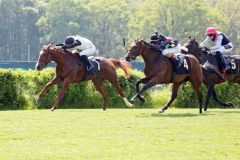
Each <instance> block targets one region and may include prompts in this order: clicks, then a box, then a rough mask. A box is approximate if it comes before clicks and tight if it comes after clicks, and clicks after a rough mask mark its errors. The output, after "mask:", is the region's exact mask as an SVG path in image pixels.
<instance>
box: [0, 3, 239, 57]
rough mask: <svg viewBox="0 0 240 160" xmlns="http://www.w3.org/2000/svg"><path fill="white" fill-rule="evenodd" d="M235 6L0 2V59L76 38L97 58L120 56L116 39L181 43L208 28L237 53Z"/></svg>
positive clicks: (218, 4)
mask: <svg viewBox="0 0 240 160" xmlns="http://www.w3.org/2000/svg"><path fill="white" fill-rule="evenodd" d="M239 7H240V2H239V1H236V0H222V1H219V0H210V1H207V0H195V1H192V0H155V1H153V0H135V1H134V0H111V1H110V0H94V1H89V0H61V1H58V0H1V1H0V37H3V38H1V39H0V60H27V58H28V57H27V55H28V54H27V53H28V52H29V51H30V54H31V57H30V58H33V57H34V56H35V54H36V53H38V52H39V49H40V47H41V46H42V45H43V44H46V43H50V42H52V43H62V42H63V41H64V38H65V37H66V36H68V35H73V34H80V35H82V36H83V37H87V38H89V39H91V40H92V41H93V43H94V44H95V45H96V47H97V49H98V50H99V53H100V55H105V56H111V57H123V55H124V50H123V46H122V38H126V40H127V42H128V44H129V43H131V42H132V41H133V40H134V39H138V38H144V39H149V37H150V35H151V34H152V32H155V31H158V32H160V33H161V34H165V35H166V36H172V37H176V38H177V39H179V40H180V41H181V42H184V41H185V40H186V39H187V38H188V37H189V36H192V37H195V38H196V39H199V40H203V39H204V38H205V36H204V31H205V29H206V27H208V26H215V27H217V28H218V29H219V30H220V31H223V32H225V33H227V35H229V37H230V39H231V40H232V42H233V44H234V46H235V47H234V49H235V52H237V53H238V52H239V49H238V48H239V45H240V43H239V40H240V32H239V31H240V28H239V26H240V25H239V23H240V18H239V15H240V13H239Z"/></svg>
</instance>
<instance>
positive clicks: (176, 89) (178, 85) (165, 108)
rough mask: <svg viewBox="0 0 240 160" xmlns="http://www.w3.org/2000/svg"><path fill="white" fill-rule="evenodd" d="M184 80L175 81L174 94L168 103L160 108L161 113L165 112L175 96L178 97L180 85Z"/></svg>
mask: <svg viewBox="0 0 240 160" xmlns="http://www.w3.org/2000/svg"><path fill="white" fill-rule="evenodd" d="M182 83H183V82H177V83H173V85H172V96H171V99H170V100H169V101H168V102H167V104H166V105H165V106H164V107H163V108H162V109H160V110H159V113H163V112H164V111H165V110H167V109H168V107H169V106H170V105H171V104H172V102H173V101H174V100H175V98H176V97H177V93H178V89H179V87H180V85H181V84H182Z"/></svg>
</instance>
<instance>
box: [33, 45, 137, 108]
mask: <svg viewBox="0 0 240 160" xmlns="http://www.w3.org/2000/svg"><path fill="white" fill-rule="evenodd" d="M99 59H100V66H101V70H100V74H99V75H92V74H90V75H89V74H86V73H85V69H84V65H83V63H82V62H81V61H80V56H79V55H78V54H73V53H71V52H69V51H67V50H63V49H59V48H58V47H56V46H54V45H52V44H49V45H46V46H43V47H42V49H41V51H40V54H39V58H38V62H37V64H36V69H37V70H42V69H43V68H44V67H45V66H46V65H47V64H48V63H49V62H51V61H55V62H56V64H57V65H56V75H55V77H54V78H53V79H52V80H51V81H50V82H48V83H47V84H46V86H45V87H44V88H43V90H42V91H41V92H40V94H39V96H38V98H37V102H38V101H39V100H40V99H41V98H42V97H43V96H44V94H45V93H46V91H47V90H48V89H49V88H50V87H51V86H53V85H55V84H58V83H60V82H63V87H62V88H61V90H60V92H59V94H58V96H57V100H56V102H55V104H54V106H53V107H52V109H51V111H53V110H55V109H56V108H57V107H58V105H59V102H60V100H61V98H62V97H63V95H64V92H65V91H66V90H67V88H68V86H69V84H71V83H76V82H82V81H87V80H92V82H93V84H94V85H95V87H96V89H97V90H98V91H99V92H100V93H101V95H102V96H103V99H104V104H103V110H106V106H107V104H108V93H107V91H106V90H105V88H104V85H103V82H104V80H105V79H106V80H108V81H109V82H110V83H111V84H112V85H113V86H114V87H115V88H116V90H117V92H118V93H119V94H120V96H121V97H122V98H123V100H124V102H125V104H126V105H127V106H128V107H133V105H132V104H131V103H129V101H128V100H127V98H126V97H125V95H124V93H123V90H122V88H121V87H120V85H119V83H118V77H117V72H116V66H119V67H121V68H122V69H123V70H124V72H125V74H126V75H127V76H128V75H129V73H128V68H129V67H130V64H129V63H128V62H125V61H120V60H116V59H107V58H103V57H99Z"/></svg>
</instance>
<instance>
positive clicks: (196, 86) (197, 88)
mask: <svg viewBox="0 0 240 160" xmlns="http://www.w3.org/2000/svg"><path fill="white" fill-rule="evenodd" d="M190 83H191V84H192V87H193V89H194V90H195V92H196V95H197V97H198V103H199V113H202V101H203V100H202V99H203V96H202V93H201V91H200V87H201V82H198V81H197V80H194V81H191V80H190Z"/></svg>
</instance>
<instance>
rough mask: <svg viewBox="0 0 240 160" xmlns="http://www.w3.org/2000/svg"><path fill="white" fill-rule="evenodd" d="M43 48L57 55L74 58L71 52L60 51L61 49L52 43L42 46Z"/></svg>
mask: <svg viewBox="0 0 240 160" xmlns="http://www.w3.org/2000/svg"><path fill="white" fill-rule="evenodd" d="M43 48H45V49H48V50H51V51H53V52H54V53H57V54H69V55H72V56H74V54H73V53H72V52H70V51H68V50H66V49H61V48H59V47H57V46H56V45H55V44H53V43H50V44H48V45H45V46H43Z"/></svg>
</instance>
